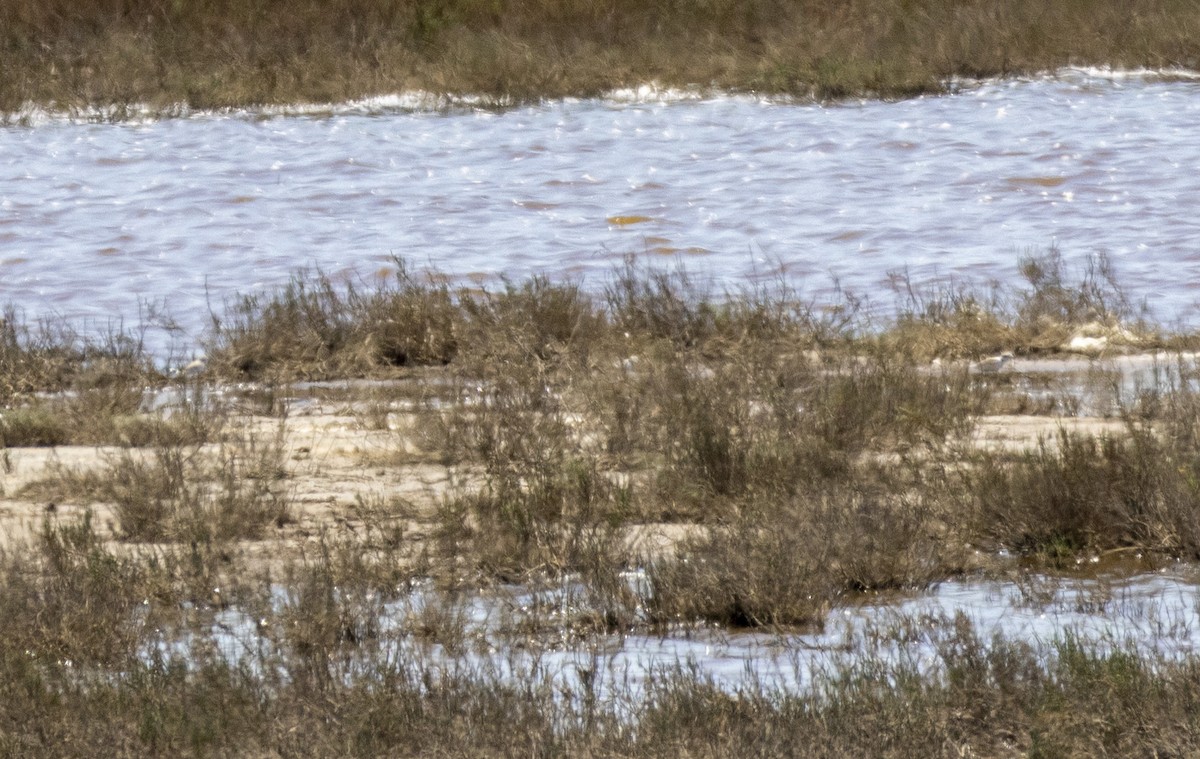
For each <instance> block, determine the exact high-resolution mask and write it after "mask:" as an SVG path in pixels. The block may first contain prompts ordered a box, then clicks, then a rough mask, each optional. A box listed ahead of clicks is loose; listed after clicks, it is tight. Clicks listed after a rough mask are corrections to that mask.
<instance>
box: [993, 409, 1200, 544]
mask: <svg viewBox="0 0 1200 759" xmlns="http://www.w3.org/2000/svg"><path fill="white" fill-rule="evenodd" d="M1197 460H1198V459H1197V452H1196V451H1195V450H1194V449H1190V448H1187V449H1180V448H1178V447H1176V446H1174V445H1172V444H1170V443H1169V442H1164V441H1162V440H1160V439H1159V438H1158V437H1157V436H1156V435H1155V433H1154V432H1152V431H1151V430H1149V429H1147V428H1143V427H1137V426H1134V427H1131V428H1130V430H1129V432H1128V433H1127V434H1126V435H1125V436H1123V437H1120V438H1114V437H1100V438H1096V437H1088V436H1080V435H1073V434H1070V433H1066V432H1062V433H1060V434H1059V436H1058V438H1057V439H1056V441H1055V443H1054V444H1053V445H1051V444H1049V443H1048V442H1043V443H1042V445H1041V446H1040V447H1039V448H1038V450H1036V451H1031V452H1028V453H1025V454H1023V455H1022V456H1021V457H1019V458H1018V459H1017V460H1016V461H1014V462H1011V463H1002V462H998V461H996V460H995V459H991V458H987V459H984V460H983V461H982V462H980V464H979V466H978V468H977V473H976V477H977V479H976V480H975V481H974V482H972V484H971V489H972V492H973V493H974V497H975V499H976V501H977V503H978V507H979V518H980V520H982V521H981V527H980V530H981V532H982V533H983V534H985V535H987V536H989V537H991V538H993V539H995V540H998V541H999V542H1001V543H1002V544H1004V545H1007V546H1010V547H1012V548H1015V549H1017V550H1020V551H1024V552H1030V553H1037V554H1043V555H1046V556H1047V557H1048V558H1050V559H1052V560H1058V559H1067V558H1073V557H1075V556H1076V555H1078V554H1080V553H1082V552H1085V551H1086V552H1104V551H1108V550H1114V549H1123V548H1137V549H1140V550H1151V551H1162V552H1164V553H1167V554H1170V555H1187V556H1193V557H1195V556H1200V532H1198V531H1197V525H1198V522H1197V517H1198V516H1200V469H1198V468H1197V465H1196V462H1197Z"/></svg>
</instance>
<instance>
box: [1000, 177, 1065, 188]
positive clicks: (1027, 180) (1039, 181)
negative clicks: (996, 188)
mask: <svg viewBox="0 0 1200 759" xmlns="http://www.w3.org/2000/svg"><path fill="white" fill-rule="evenodd" d="M1066 181H1067V178H1066V177H1009V178H1008V183H1009V184H1010V185H1013V186H1014V187H1021V186H1026V187H1058V186H1059V185H1060V184H1063V183H1064V182H1066Z"/></svg>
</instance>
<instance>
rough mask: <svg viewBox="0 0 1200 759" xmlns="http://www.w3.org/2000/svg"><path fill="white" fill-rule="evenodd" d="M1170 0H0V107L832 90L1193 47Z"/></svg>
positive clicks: (857, 90) (1172, 59)
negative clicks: (648, 85)
mask: <svg viewBox="0 0 1200 759" xmlns="http://www.w3.org/2000/svg"><path fill="white" fill-rule="evenodd" d="M1197 39H1200V11H1197V9H1196V7H1195V4H1194V3H1191V2H1186V1H1184V0H1143V1H1141V2H1136V3H1128V2H1119V1H1118V0H1087V1H1081V2H1069V3H1058V4H1054V5H1050V6H1047V5H1046V4H1045V3H1039V2H1033V1H1032V0H1004V1H1003V2H984V1H983V0H971V1H970V2H949V1H948V0H916V1H915V2H909V1H905V2H901V1H900V0H889V1H888V2H882V3H880V2H869V1H868V0H839V1H837V2H827V1H825V0H799V1H797V2H782V1H781V0H738V1H737V2H729V1H725V0H716V1H715V2H687V3H685V2H662V3H652V4H645V3H636V2H628V1H627V0H607V1H606V2H601V3H577V2H565V3H537V2H511V1H508V0H498V1H497V2H481V1H479V0H334V1H332V2H324V1H323V2H316V1H315V0H301V1H300V2H284V0H217V1H216V2H206V3H200V2H185V1H175V2H170V1H168V0H103V1H102V2H93V3H86V4H79V3H72V2H68V0H47V1H46V2H35V1H34V0H13V1H12V2H7V3H5V4H3V6H2V7H0V71H4V77H3V78H2V79H0V110H6V111H11V110H14V109H16V108H18V107H20V106H21V105H22V104H24V103H26V102H33V103H38V104H49V103H54V104H56V105H58V106H59V107H72V106H83V105H95V104H103V105H109V104H126V103H149V104H151V105H155V106H166V105H171V104H176V103H186V104H188V105H190V106H194V107H201V108H210V107H224V106H242V105H250V104H265V103H292V102H297V101H316V102H328V101H340V100H345V99H350V98H357V97H362V96H366V95H372V94H378V93H388V92H396V91H403V90H410V89H423V90H428V91H432V92H437V93H472V94H483V95H486V96H489V97H492V98H495V99H497V100H499V101H506V102H507V101H523V100H530V99H537V98H541V97H554V96H563V95H594V94H598V93H601V92H604V91H606V90H610V89H613V88H616V87H622V86H631V85H638V84H642V83H645V82H648V81H656V82H660V83H662V84H665V85H672V86H700V87H710V86H711V87H718V88H722V89H730V90H742V91H749V90H752V91H757V92H767V93H782V94H788V95H798V96H800V97H817V98H837V97H844V96H850V95H859V94H870V95H878V96H883V97H898V96H899V97H903V96H908V95H913V94H916V93H921V92H936V91H940V90H941V89H942V88H943V87H944V86H945V82H946V81H947V80H948V78H950V77H955V76H963V77H979V76H994V75H1007V74H1017V73H1022V72H1032V71H1044V70H1049V69H1055V68H1058V67H1061V66H1064V65H1113V66H1127V67H1139V66H1146V67H1164V66H1185V67H1191V68H1195V67H1196V66H1197V65H1200V43H1197V42H1196V40H1197Z"/></svg>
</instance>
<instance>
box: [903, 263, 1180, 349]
mask: <svg viewBox="0 0 1200 759" xmlns="http://www.w3.org/2000/svg"><path fill="white" fill-rule="evenodd" d="M1018 268H1019V271H1020V273H1021V277H1022V278H1023V279H1024V280H1025V282H1026V286H1025V287H1022V288H1015V289H1001V288H999V287H998V286H995V285H993V286H992V288H991V291H990V292H987V293H983V292H981V291H979V290H978V289H975V288H971V287H968V286H964V285H955V284H953V283H949V284H943V283H937V284H934V285H932V286H929V287H917V286H915V285H913V284H912V282H911V280H910V279H909V278H908V277H907V275H902V274H900V275H895V276H894V277H893V288H894V289H895V290H896V292H897V294H898V295H899V296H900V299H901V300H900V308H899V313H898V315H897V317H896V321H895V324H894V325H892V326H891V327H890V328H888V329H887V330H885V331H884V332H883V334H882V336H881V338H882V342H883V344H884V345H885V346H887V348H888V349H889V350H893V351H899V352H902V353H903V354H904V355H906V356H909V357H910V358H912V359H915V360H919V361H927V360H929V359H931V358H950V359H957V358H979V357H982V356H987V355H993V354H997V353H1000V352H1002V351H1012V352H1014V353H1017V354H1019V355H1033V354H1047V353H1059V352H1063V351H1071V350H1075V347H1074V346H1073V345H1072V341H1073V340H1077V339H1078V338H1081V337H1083V338H1092V339H1094V340H1098V341H1102V343H1096V344H1103V345H1104V346H1105V348H1107V349H1108V350H1118V351H1120V350H1132V349H1140V350H1148V349H1152V348H1156V347H1159V346H1161V345H1163V344H1165V338H1164V337H1163V336H1162V335H1161V334H1160V333H1159V330H1157V329H1156V328H1154V326H1153V325H1151V324H1150V323H1149V321H1148V320H1147V318H1146V317H1145V314H1144V313H1140V312H1139V310H1138V309H1137V308H1136V307H1135V305H1134V304H1133V303H1131V302H1130V300H1129V298H1128V296H1127V295H1126V294H1125V292H1124V290H1123V288H1122V287H1121V284H1120V282H1119V280H1118V278H1117V274H1116V272H1115V271H1114V268H1113V265H1112V262H1111V261H1110V260H1109V259H1108V258H1107V257H1106V256H1104V255H1098V256H1094V257H1091V258H1089V259H1088V260H1087V262H1086V264H1085V265H1084V266H1083V268H1082V270H1081V271H1078V272H1073V271H1071V270H1070V268H1069V267H1068V266H1067V265H1066V263H1065V262H1064V261H1063V258H1062V254H1061V252H1060V251H1059V250H1058V249H1057V248H1051V249H1050V250H1048V251H1046V252H1045V253H1042V254H1037V255H1029V256H1024V257H1022V258H1021V259H1020V261H1019V262H1018ZM1073 280H1075V281H1073ZM1077 344H1078V343H1077Z"/></svg>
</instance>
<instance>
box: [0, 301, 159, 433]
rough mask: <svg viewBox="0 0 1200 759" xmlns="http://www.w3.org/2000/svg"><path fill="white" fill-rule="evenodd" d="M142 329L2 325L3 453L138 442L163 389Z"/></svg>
mask: <svg viewBox="0 0 1200 759" xmlns="http://www.w3.org/2000/svg"><path fill="white" fill-rule="evenodd" d="M164 384H165V379H164V377H163V376H162V374H161V373H160V372H159V371H158V370H157V369H156V368H155V366H154V361H153V357H152V356H151V355H150V354H149V352H148V351H147V350H146V348H145V344H144V329H142V328H139V329H138V330H133V331H129V330H121V329H110V330H108V331H107V332H105V333H101V334H99V335H98V336H97V335H90V334H85V333H82V332H80V331H79V330H77V329H75V328H74V327H73V326H72V325H70V324H68V323H67V322H65V321H61V320H57V321H42V322H38V323H36V324H33V325H31V324H29V323H28V322H26V321H24V320H23V319H22V318H21V317H19V316H18V315H17V314H15V313H14V312H13V311H12V310H11V309H10V310H9V311H7V312H6V314H5V316H4V318H2V319H0V447H18V446H54V445H64V444H93V443H122V442H123V443H125V444H133V445H136V444H138V443H139V442H140V441H141V440H143V439H145V437H146V435H147V431H146V425H148V424H151V422H149V421H148V420H146V419H145V418H144V415H143V413H142V412H143V405H144V402H145V399H146V397H147V394H148V393H151V392H153V391H155V390H157V389H160V388H162V387H163V386H164Z"/></svg>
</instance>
